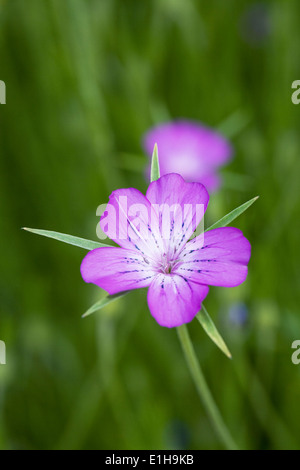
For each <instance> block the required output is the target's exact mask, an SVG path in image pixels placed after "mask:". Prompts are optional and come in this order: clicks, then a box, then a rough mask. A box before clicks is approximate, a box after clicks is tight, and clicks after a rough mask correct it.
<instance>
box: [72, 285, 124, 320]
mask: <svg viewBox="0 0 300 470" xmlns="http://www.w3.org/2000/svg"><path fill="white" fill-rule="evenodd" d="M128 292H129V291H128V290H125V291H123V292H119V293H118V294H114V295H107V296H106V297H104V298H103V299H101V300H98V302H96V303H95V304H94V305H92V307H90V308H89V309H88V310H87V311H86V312H85V313H84V314H83V315H82V316H81V317H82V318H85V317H88V316H89V315H92V313H95V312H97V310H101V308H103V307H105V306H106V305H108V304H109V303H110V302H113V301H114V300H116V299H119V298H120V297H123V295H126V294H128Z"/></svg>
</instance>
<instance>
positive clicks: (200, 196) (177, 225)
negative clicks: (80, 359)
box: [81, 173, 251, 328]
mask: <svg viewBox="0 0 300 470" xmlns="http://www.w3.org/2000/svg"><path fill="white" fill-rule="evenodd" d="M124 201H127V204H126V207H124ZM208 201H209V195H208V192H207V191H206V189H205V187H204V186H203V185H202V184H201V183H187V182H185V181H184V179H183V178H182V177H181V176H180V175H178V174H175V173H173V174H167V175H164V176H162V177H161V178H159V179H158V180H157V181H153V182H152V183H150V186H149V188H148V190H147V193H146V196H144V195H143V194H142V193H141V192H140V191H138V190H137V189H133V188H129V189H118V190H116V191H114V192H113V193H112V194H111V196H110V198H109V204H108V206H107V211H106V212H105V213H104V214H103V215H102V217H101V220H100V226H101V228H102V230H103V231H106V233H107V235H108V236H109V238H111V239H112V240H114V241H115V242H116V243H118V244H119V245H120V247H102V248H97V249H95V250H92V251H90V252H89V253H88V254H87V255H86V257H85V258H84V260H83V262H82V265H81V274H82V277H83V279H84V280H85V281H86V282H91V283H93V284H96V285H97V286H99V287H101V288H102V289H105V290H106V291H107V292H108V293H109V294H116V293H118V292H122V291H126V290H131V289H138V288H142V287H149V289H148V305H149V309H150V312H151V314H152V315H153V317H154V318H155V319H156V321H157V322H158V323H159V324H160V325H162V326H166V327H169V328H171V327H175V326H179V325H182V324H183V323H188V322H190V321H191V320H192V319H193V318H194V316H195V315H196V314H197V312H198V311H199V310H200V309H201V303H202V301H203V300H204V298H205V297H206V296H207V294H208V290H209V288H208V286H209V285H211V286H224V287H234V286H238V285H239V284H241V283H242V282H244V281H245V279H246V277H247V264H248V262H249V259H250V252H251V246H250V243H249V241H248V240H247V239H246V238H245V237H244V236H243V234H242V232H241V231H240V230H238V229H236V228H232V227H224V228H217V229H213V230H210V231H208V232H205V233H204V234H203V233H202V234H200V235H198V236H196V237H194V238H193V239H191V240H190V238H191V236H192V235H193V232H194V229H195V226H196V225H197V224H198V223H199V217H198V216H197V211H196V208H197V205H201V204H202V205H203V206H204V211H205V210H206V207H207V204H208ZM132 205H135V207H144V208H145V210H143V211H140V213H139V216H136V215H134V214H132V213H131V215H130V214H129V208H130V207H131V206H132ZM170 207H171V208H173V209H174V210H171V211H170V210H169V211H167V212H168V214H167V215H168V216H170V223H167V224H166V223H165V219H166V213H167V212H166V209H167V208H170ZM180 208H181V209H182V210H178V209H180ZM186 208H187V210H186ZM179 213H180V216H179ZM182 214H183V215H182ZM112 217H114V218H115V225H116V226H117V227H115V226H114V225H112V224H111V223H108V222H111V220H112ZM149 221H151V223H150V222H149ZM115 228H117V230H115ZM124 233H126V234H127V237H126V238H125V237H124ZM120 234H122V236H121V235H120Z"/></svg>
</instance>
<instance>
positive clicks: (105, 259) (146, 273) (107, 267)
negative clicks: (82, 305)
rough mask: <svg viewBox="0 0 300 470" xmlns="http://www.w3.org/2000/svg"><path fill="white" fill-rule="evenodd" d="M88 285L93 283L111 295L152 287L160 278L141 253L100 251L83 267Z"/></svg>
mask: <svg viewBox="0 0 300 470" xmlns="http://www.w3.org/2000/svg"><path fill="white" fill-rule="evenodd" d="M80 270H81V275H82V277H83V280H84V281H85V282H92V283H93V284H96V285H97V286H99V287H101V288H102V289H104V290H106V291H107V292H108V293H109V294H111V295H112V294H116V293H117V292H122V291H125V290H131V289H139V288H141V287H148V286H149V285H150V283H151V281H152V279H153V276H154V275H155V274H156V273H155V272H154V271H153V269H151V266H150V265H147V264H146V263H145V262H144V259H143V256H141V255H140V254H139V253H138V252H137V251H134V250H125V249H123V248H114V247H111V248H97V249H96V250H92V251H90V252H89V253H88V254H87V255H86V256H85V258H84V259H83V261H82V263H81V268H80Z"/></svg>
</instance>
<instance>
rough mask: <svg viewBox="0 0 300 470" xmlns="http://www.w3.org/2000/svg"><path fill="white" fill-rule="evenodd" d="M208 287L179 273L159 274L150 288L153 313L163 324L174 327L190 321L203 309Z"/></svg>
mask: <svg viewBox="0 0 300 470" xmlns="http://www.w3.org/2000/svg"><path fill="white" fill-rule="evenodd" d="M208 290H209V289H208V287H207V286H202V285H199V284H195V283H193V282H190V281H189V280H188V279H186V278H183V277H181V276H178V275H176V274H175V275H174V274H171V275H164V274H159V275H157V276H156V277H155V278H154V279H153V281H152V283H151V285H150V287H149V290H148V297H147V298H148V305H149V309H150V312H151V315H152V316H153V317H154V318H155V320H156V321H157V323H159V324H160V325H161V326H166V327H168V328H172V327H174V326H180V325H182V324H183V323H188V322H190V321H191V320H192V319H193V318H194V317H195V315H196V314H197V312H198V311H199V310H200V309H201V303H202V301H203V300H204V299H205V297H206V296H207V294H208Z"/></svg>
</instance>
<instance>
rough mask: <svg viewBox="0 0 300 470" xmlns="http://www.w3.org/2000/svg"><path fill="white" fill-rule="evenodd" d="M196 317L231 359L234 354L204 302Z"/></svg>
mask: <svg viewBox="0 0 300 470" xmlns="http://www.w3.org/2000/svg"><path fill="white" fill-rule="evenodd" d="M196 318H197V320H198V321H199V323H200V324H201V326H202V327H203V329H204V331H205V332H206V333H207V334H208V336H209V337H210V339H211V340H212V341H213V342H214V343H215V344H216V345H217V346H218V348H219V349H221V351H222V352H223V353H224V354H225V356H227V357H229V359H231V357H232V356H231V353H230V351H229V349H228V347H227V346H226V344H225V341H224V340H223V338H222V336H221V335H220V333H219V332H218V330H217V328H216V326H215V324H214V322H213V321H212V319H211V318H210V316H209V314H208V312H207V310H206V308H205V307H204V305H203V304H202V308H201V310H200V312H198V313H197V315H196Z"/></svg>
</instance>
